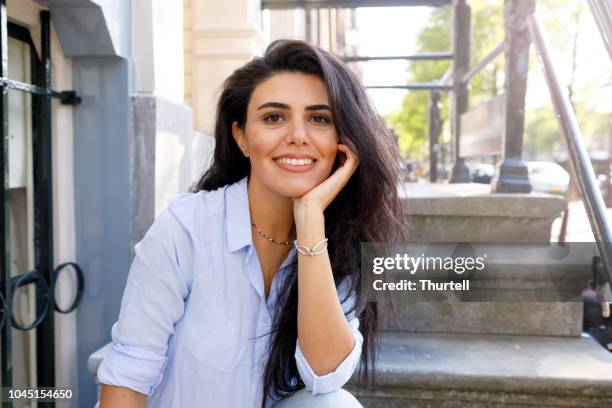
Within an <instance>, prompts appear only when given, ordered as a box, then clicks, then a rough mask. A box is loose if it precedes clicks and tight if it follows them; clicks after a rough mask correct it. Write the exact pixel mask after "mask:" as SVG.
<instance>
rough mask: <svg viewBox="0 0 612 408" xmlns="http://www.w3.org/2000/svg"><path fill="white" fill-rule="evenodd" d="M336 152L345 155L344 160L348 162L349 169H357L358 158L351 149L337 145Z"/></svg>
mask: <svg viewBox="0 0 612 408" xmlns="http://www.w3.org/2000/svg"><path fill="white" fill-rule="evenodd" d="M338 150H339V151H341V152H342V153H344V154H345V155H346V160H347V161H348V162H349V164H350V165H351V167H353V168H357V166H358V165H359V158H358V156H357V154H356V153H355V151H354V150H353V149H351V148H350V147H348V146H347V145H343V144H339V145H338Z"/></svg>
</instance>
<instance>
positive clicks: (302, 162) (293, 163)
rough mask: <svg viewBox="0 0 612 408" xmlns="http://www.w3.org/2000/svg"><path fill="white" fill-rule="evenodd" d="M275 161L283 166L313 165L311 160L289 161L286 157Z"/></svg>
mask: <svg viewBox="0 0 612 408" xmlns="http://www.w3.org/2000/svg"><path fill="white" fill-rule="evenodd" d="M276 161H277V162H279V163H283V164H290V165H292V166H306V165H308V164H312V163H314V160H312V159H290V158H288V157H281V158H279V159H276Z"/></svg>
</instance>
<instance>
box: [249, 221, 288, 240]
mask: <svg viewBox="0 0 612 408" xmlns="http://www.w3.org/2000/svg"><path fill="white" fill-rule="evenodd" d="M251 225H252V226H253V227H255V231H257V233H258V234H259V235H261V236H262V237H264V238H265V239H267V240H268V242H272V243H273V244H276V245H293V242H292V241H277V240H276V239H274V238H272V237H271V236H270V235H269V234H266V233H265V232H264V231H263V230H262V229H261V227H259V226H258V225H255V224H253V223H251Z"/></svg>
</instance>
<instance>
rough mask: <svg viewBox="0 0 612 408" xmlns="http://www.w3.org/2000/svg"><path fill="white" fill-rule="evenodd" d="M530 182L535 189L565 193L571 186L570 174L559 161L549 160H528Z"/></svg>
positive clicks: (543, 191)
mask: <svg viewBox="0 0 612 408" xmlns="http://www.w3.org/2000/svg"><path fill="white" fill-rule="evenodd" d="M527 168H528V170H529V182H530V183H531V188H532V190H533V191H539V192H542V193H552V194H561V195H565V194H566V193H567V190H568V188H569V181H570V176H569V173H568V172H567V171H565V169H564V168H563V167H561V166H560V165H558V164H557V163H553V162H547V161H530V162H527Z"/></svg>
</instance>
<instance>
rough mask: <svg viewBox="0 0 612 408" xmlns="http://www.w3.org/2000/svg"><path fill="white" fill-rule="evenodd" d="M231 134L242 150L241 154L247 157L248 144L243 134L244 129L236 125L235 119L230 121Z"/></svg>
mask: <svg viewBox="0 0 612 408" xmlns="http://www.w3.org/2000/svg"><path fill="white" fill-rule="evenodd" d="M232 136H233V137H234V140H235V141H236V144H237V145H238V148H239V149H240V151H242V154H244V157H249V146H248V143H247V140H246V135H245V134H244V130H242V129H240V127H238V122H236V121H234V122H232Z"/></svg>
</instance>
